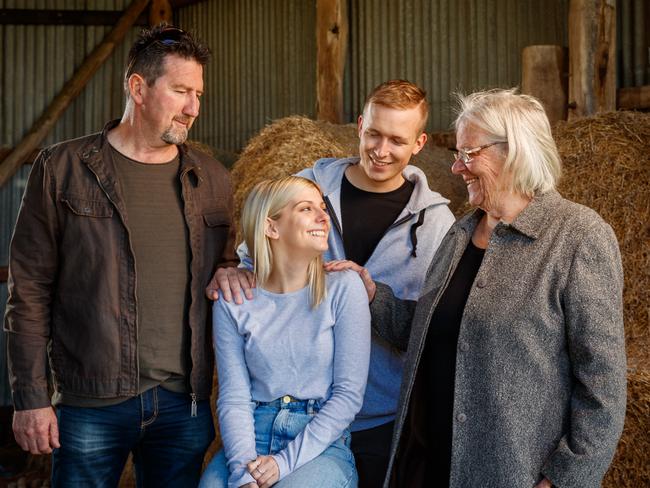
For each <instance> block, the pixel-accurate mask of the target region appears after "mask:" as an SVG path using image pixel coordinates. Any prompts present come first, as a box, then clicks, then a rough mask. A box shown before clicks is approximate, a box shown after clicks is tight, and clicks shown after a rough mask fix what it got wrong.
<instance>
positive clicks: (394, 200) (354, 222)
mask: <svg viewBox="0 0 650 488" xmlns="http://www.w3.org/2000/svg"><path fill="white" fill-rule="evenodd" d="M414 187H415V185H414V184H413V183H411V182H410V181H408V180H404V184H402V186H400V187H399V188H398V189H396V190H393V191H389V192H386V193H374V192H370V191H364V190H360V189H359V188H357V187H356V186H354V185H353V184H352V183H350V182H349V181H348V179H347V178H346V176H345V174H344V175H343V181H342V185H341V220H342V225H343V248H344V249H345V257H346V258H347V259H349V260H351V261H354V262H355V263H357V264H360V265H361V266H363V265H365V264H366V261H368V259H370V256H371V255H372V253H373V251H374V250H375V247H377V244H379V241H380V240H381V238H382V237H383V236H384V234H385V233H386V231H387V230H388V228H389V227H390V226H391V225H392V224H393V222H395V220H396V219H397V217H398V216H399V214H400V213H401V212H402V210H403V209H404V207H405V206H406V204H407V203H408V201H409V199H410V198H411V194H412V193H413V188H414Z"/></svg>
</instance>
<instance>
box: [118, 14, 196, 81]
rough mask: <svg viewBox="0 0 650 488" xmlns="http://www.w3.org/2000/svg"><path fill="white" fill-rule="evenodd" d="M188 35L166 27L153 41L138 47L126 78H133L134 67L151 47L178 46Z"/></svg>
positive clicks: (181, 30)
mask: <svg viewBox="0 0 650 488" xmlns="http://www.w3.org/2000/svg"><path fill="white" fill-rule="evenodd" d="M186 35H187V33H186V32H185V31H184V30H183V29H179V28H178V27H171V26H170V27H165V28H164V29H163V30H161V31H160V32H159V33H158V34H156V35H155V36H154V37H152V38H151V39H149V40H147V41H146V42H143V43H142V44H141V45H137V46H136V48H135V53H134V55H133V58H132V59H131V61H130V62H129V65H128V66H127V68H126V78H128V77H129V76H131V70H132V69H133V65H134V64H135V62H136V61H137V60H138V58H140V56H142V54H144V53H145V52H146V51H147V50H148V49H149V48H150V47H151V46H153V45H154V44H159V45H163V46H166V47H169V46H173V45H175V44H178V43H179V42H180V41H181V39H182V38H183V37H184V36H186Z"/></svg>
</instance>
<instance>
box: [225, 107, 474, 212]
mask: <svg viewBox="0 0 650 488" xmlns="http://www.w3.org/2000/svg"><path fill="white" fill-rule="evenodd" d="M358 155H359V138H358V136H357V127H356V124H348V125H336V124H330V123H328V122H323V121H314V120H311V119H308V118H306V117H302V116H291V117H286V118H283V119H278V120H276V121H275V122H273V123H272V124H270V125H268V126H266V127H265V128H264V129H262V131H260V133H259V134H257V135H256V136H254V137H253V138H252V139H251V140H250V141H249V143H248V145H247V146H246V148H245V149H244V151H243V152H242V154H241V156H240V158H239V160H238V161H237V162H236V163H235V165H234V166H233V169H232V177H233V183H234V186H235V195H234V196H235V221H236V222H239V215H240V209H241V205H242V203H243V201H244V199H245V197H246V195H248V192H249V191H250V190H251V188H252V187H253V186H254V185H255V184H256V183H257V182H259V181H261V180H263V179H267V178H279V177H282V176H287V175H290V174H293V173H297V172H298V171H300V170H302V169H304V168H309V167H311V166H313V164H314V162H315V161H316V160H317V159H319V158H325V157H336V158H343V157H348V156H358ZM451 159H452V158H451V153H450V152H449V151H447V150H445V149H442V148H437V147H434V146H432V145H429V144H427V145H426V146H425V147H424V149H423V150H422V151H420V153H419V154H418V155H417V156H415V157H414V158H413V161H412V163H413V164H415V165H416V166H418V167H420V168H421V169H422V170H423V171H424V172H425V174H426V175H427V178H428V180H429V186H431V188H432V189H434V190H435V191H438V192H440V193H441V194H442V195H444V196H445V197H447V198H449V199H450V200H451V201H452V203H451V205H450V207H451V208H452V211H453V210H454V209H455V208H457V207H458V206H459V205H460V204H461V203H462V202H463V201H464V200H465V199H466V191H465V187H464V185H463V184H462V181H460V180H459V179H457V178H454V177H453V176H452V175H451V171H450V170H449V168H450V167H451Z"/></svg>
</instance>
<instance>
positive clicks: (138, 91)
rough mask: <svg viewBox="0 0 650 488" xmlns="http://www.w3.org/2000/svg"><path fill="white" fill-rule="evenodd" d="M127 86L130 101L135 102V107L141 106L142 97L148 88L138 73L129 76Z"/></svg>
mask: <svg viewBox="0 0 650 488" xmlns="http://www.w3.org/2000/svg"><path fill="white" fill-rule="evenodd" d="M127 85H128V87H129V94H130V95H131V99H132V100H133V101H134V102H135V104H136V105H142V104H143V103H144V95H145V93H146V90H147V88H148V87H147V82H146V81H145V79H144V78H143V77H142V76H140V75H139V74H138V73H133V74H132V75H131V76H129V79H128V81H127Z"/></svg>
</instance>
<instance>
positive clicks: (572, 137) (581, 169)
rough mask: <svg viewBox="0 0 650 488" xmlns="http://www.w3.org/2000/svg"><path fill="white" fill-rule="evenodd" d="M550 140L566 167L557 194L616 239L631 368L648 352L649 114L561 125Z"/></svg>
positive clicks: (618, 114)
mask: <svg viewBox="0 0 650 488" xmlns="http://www.w3.org/2000/svg"><path fill="white" fill-rule="evenodd" d="M554 136H555V140H556V142H557V145H558V149H559V151H560V155H561V156H562V160H563V164H564V176H563V178H562V180H561V181H560V185H559V190H560V192H561V193H562V194H563V195H564V196H565V197H566V198H568V199H570V200H573V201H575V202H579V203H582V204H584V205H587V206H588V207H591V208H593V209H594V210H596V211H597V212H598V213H599V214H600V215H601V216H602V217H603V218H604V219H605V220H606V221H607V222H608V223H609V224H610V225H611V226H612V227H613V229H614V232H615V233H616V237H617V238H618V242H619V245H620V248H621V255H622V259H623V268H624V273H625V290H624V294H623V299H624V308H625V335H626V341H627V349H628V356H629V361H630V366H632V367H634V366H636V364H637V363H638V361H639V360H643V359H644V358H647V357H648V351H649V350H650V349H649V348H650V330H649V313H648V312H649V306H648V303H649V300H648V297H649V294H648V290H649V289H650V198H649V197H650V191H649V190H650V187H649V185H650V114H644V113H637V112H610V113H604V114H600V115H596V116H593V117H588V118H583V119H578V120H575V121H572V122H568V123H567V122H564V123H559V124H558V125H556V127H555V129H554Z"/></svg>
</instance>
